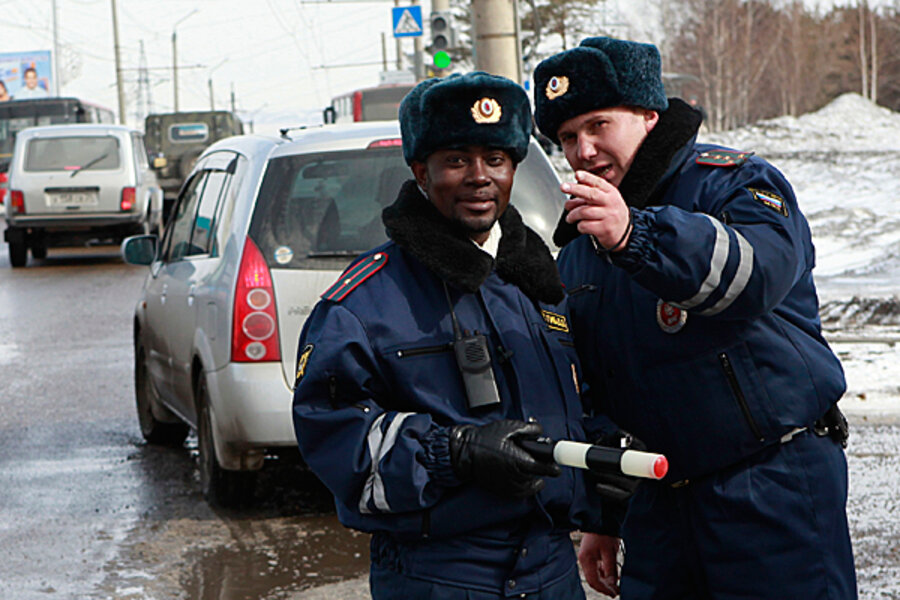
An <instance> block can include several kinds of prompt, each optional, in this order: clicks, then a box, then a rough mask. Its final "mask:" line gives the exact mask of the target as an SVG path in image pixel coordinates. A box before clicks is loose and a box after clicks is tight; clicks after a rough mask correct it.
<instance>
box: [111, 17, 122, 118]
mask: <svg viewBox="0 0 900 600" xmlns="http://www.w3.org/2000/svg"><path fill="white" fill-rule="evenodd" d="M111 1H112V26H113V46H114V50H115V55H116V89H117V90H118V92H119V123H121V124H122V125H124V124H125V87H124V86H123V85H122V59H121V57H120V56H119V17H118V15H117V14H116V0H111Z"/></svg>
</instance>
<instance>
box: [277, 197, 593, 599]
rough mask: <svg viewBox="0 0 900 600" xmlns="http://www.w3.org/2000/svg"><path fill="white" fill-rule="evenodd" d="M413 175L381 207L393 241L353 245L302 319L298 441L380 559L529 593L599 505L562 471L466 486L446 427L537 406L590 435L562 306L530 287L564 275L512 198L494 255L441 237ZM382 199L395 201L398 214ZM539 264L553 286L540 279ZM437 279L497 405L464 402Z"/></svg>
mask: <svg viewBox="0 0 900 600" xmlns="http://www.w3.org/2000/svg"><path fill="white" fill-rule="evenodd" d="M412 183H413V182H410V184H407V185H406V186H405V187H404V189H403V191H402V192H401V197H400V199H399V200H398V203H397V204H395V205H394V207H392V208H389V209H388V210H387V211H386V213H385V215H386V216H385V222H386V223H387V224H388V232H389V235H391V237H392V238H393V239H394V240H398V239H399V240H400V241H401V243H402V244H403V245H402V246H401V245H399V244H398V243H397V242H396V241H391V242H388V243H387V244H385V245H383V246H381V247H379V248H377V249H375V250H373V251H371V252H369V253H368V254H366V255H364V256H363V257H361V258H360V259H359V260H358V261H357V262H356V263H355V264H354V265H353V266H351V267H350V268H349V269H348V270H347V271H346V273H345V275H344V276H342V280H340V281H339V283H338V284H336V285H335V286H334V287H333V288H332V289H331V290H329V291H328V292H326V293H325V294H324V295H323V298H324V299H323V300H321V301H320V302H319V303H318V304H317V306H316V307H315V309H314V310H313V313H312V314H311V315H310V317H309V319H308V320H307V322H306V324H305V326H304V328H303V331H302V334H301V339H300V346H299V348H300V350H299V352H300V359H299V369H298V370H299V372H298V380H297V384H296V388H295V395H294V424H295V430H296V434H297V439H298V442H299V445H300V449H301V452H302V454H303V457H304V459H305V460H306V462H307V463H308V464H309V466H310V467H311V468H312V470H313V471H314V472H315V473H316V474H317V475H318V476H319V477H320V478H321V479H322V481H323V482H324V483H325V484H326V485H327V486H328V487H329V489H330V490H331V491H332V492H333V493H334V495H335V498H336V504H337V512H338V516H339V518H340V520H341V522H342V523H343V524H344V525H346V526H348V527H352V528H354V529H359V530H363V531H368V532H374V533H375V534H376V535H375V537H374V539H373V556H372V560H373V561H374V562H376V563H378V564H381V565H386V566H388V567H389V568H392V569H395V570H398V571H400V572H403V573H406V574H409V575H412V576H414V577H417V578H421V579H427V580H431V581H447V582H451V583H455V584H457V585H462V586H465V587H475V588H479V589H484V590H488V591H492V592H495V593H496V592H498V591H502V588H503V587H504V585H505V584H506V583H507V582H508V580H510V579H514V580H515V581H516V582H517V583H516V586H515V593H516V594H521V593H528V592H530V591H536V590H539V589H541V587H542V586H544V585H546V584H548V583H551V582H553V581H555V580H558V579H559V578H561V577H563V576H564V575H566V574H567V573H569V572H570V570H571V568H573V566H574V562H573V559H572V544H571V541H570V540H569V537H568V532H569V531H570V530H571V529H573V528H581V529H585V530H590V531H593V530H597V529H598V528H599V520H600V518H601V515H600V512H599V508H598V507H599V503H598V502H595V503H594V504H593V506H592V505H590V500H589V499H588V496H587V494H586V490H585V485H584V482H583V480H582V479H583V476H582V473H581V472H577V471H574V470H572V469H563V472H562V474H561V475H560V476H559V477H557V478H548V479H547V482H546V487H545V489H544V490H543V491H541V492H540V493H539V494H538V495H537V496H536V497H535V498H527V499H513V498H508V497H501V496H498V495H494V494H492V493H491V492H488V491H485V490H483V489H481V488H479V487H477V486H475V485H473V484H471V483H461V482H460V481H459V480H458V479H457V478H456V476H455V475H454V473H453V470H452V468H451V464H450V457H449V450H448V438H447V429H448V428H449V427H450V426H452V425H455V424H460V423H473V424H481V423H486V422H489V421H493V420H497V419H503V418H508V419H520V420H527V419H529V418H534V419H536V420H537V421H538V422H539V423H540V424H541V425H542V426H543V429H544V432H545V434H547V435H549V436H551V437H553V438H555V439H563V438H566V439H576V440H580V439H584V433H583V430H582V426H581V419H582V416H583V407H582V404H581V400H580V396H579V380H580V370H579V366H578V362H577V360H576V355H575V349H574V344H573V342H572V338H571V335H570V332H569V331H568V321H567V316H566V313H565V308H564V306H563V305H554V304H550V303H546V302H541V301H536V300H535V298H541V297H544V298H552V299H553V300H555V301H559V300H562V289H561V286H560V283H559V279H558V275H557V274H556V271H555V267H554V265H553V259H552V256H551V255H550V253H549V251H548V250H547V249H546V247H545V246H544V245H543V243H542V242H540V241H539V238H538V237H537V235H536V234H534V233H533V232H530V231H527V230H526V229H525V227H524V226H523V225H522V222H521V218H520V217H519V215H518V213H516V211H515V209H514V208H512V207H509V209H508V210H507V212H506V213H505V214H504V215H503V217H502V218H501V220H500V223H501V225H502V226H503V237H502V239H501V242H500V249H499V252H498V257H497V261H496V264H493V261H491V259H490V256H489V255H487V254H485V253H484V252H482V251H480V250H478V249H477V248H476V247H475V246H474V245H472V243H471V242H470V241H468V240H457V241H459V242H460V243H459V244H456V245H453V244H451V245H450V246H449V247H445V246H444V242H445V241H447V240H446V239H445V238H447V236H444V237H442V236H443V233H442V232H435V231H433V227H434V226H435V225H434V222H433V219H432V218H430V217H432V216H433V215H432V214H431V213H432V212H433V213H434V215H436V214H437V213H436V211H433V209H432V208H430V207H431V205H430V204H429V203H428V202H427V200H426V199H425V198H424V197H422V196H421V195H420V194H419V192H418V191H417V189H416V188H415V185H413V184H412ZM398 206H400V208H402V209H403V210H400V209H398V208H397V207H398ZM391 210H395V213H394V215H395V216H397V212H398V211H399V217H398V218H397V219H395V220H393V221H392V220H391V219H389V218H388V216H389V215H390V214H391V212H390V211H391ZM404 211H405V212H404ZM417 211H418V212H422V211H426V213H427V217H429V218H424V217H422V216H421V215H419V214H418V212H417ZM408 213H411V214H408ZM451 237H452V236H451ZM451 242H452V240H451ZM453 243H455V242H453ZM535 243H537V244H540V246H541V248H542V249H541V250H540V251H538V250H535V249H534V244H535ZM473 253H474V254H473ZM536 253H537V254H540V258H541V260H533V256H532V255H534V254H536ZM448 257H452V258H451V260H450V261H449V262H448ZM523 257H525V258H524V262H523ZM453 261H456V262H455V263H454V262H453ZM485 261H486V262H485ZM529 261H532V263H533V264H531V263H530V262H529ZM544 273H547V274H550V275H548V277H549V278H550V283H549V284H545V283H544V282H540V283H537V282H538V281H540V280H541V279H543V278H544ZM501 275H502V276H501ZM442 279H443V280H445V281H448V290H449V294H450V300H451V301H452V303H453V306H454V310H455V312H456V316H457V319H458V321H459V325H460V327H461V328H462V329H464V330H465V331H466V332H469V333H472V332H480V333H484V334H486V335H487V336H488V340H489V348H490V354H491V357H492V361H493V372H494V377H495V379H496V382H497V388H498V390H499V395H500V399H501V403H500V404H499V405H497V406H495V407H494V408H486V409H485V408H481V409H469V408H468V407H467V402H466V396H465V391H464V386H463V381H462V378H461V375H460V373H459V370H458V367H457V364H456V359H455V357H454V353H453V351H452V348H451V343H452V341H453V339H454V328H453V324H452V321H451V316H450V311H449V306H448V300H447V296H446V293H445V289H444V284H443V283H442ZM510 280H512V281H515V283H516V285H514V284H513V283H511V282H510ZM553 281H555V288H554V287H553ZM541 285H543V286H544V288H545V289H537V288H539V287H540V286H541ZM529 286H530V287H529ZM535 286H537V287H535ZM523 288H525V290H526V292H528V293H529V294H530V295H531V297H529V295H526V293H523ZM548 289H549V292H548ZM523 549H525V552H522V550H523Z"/></svg>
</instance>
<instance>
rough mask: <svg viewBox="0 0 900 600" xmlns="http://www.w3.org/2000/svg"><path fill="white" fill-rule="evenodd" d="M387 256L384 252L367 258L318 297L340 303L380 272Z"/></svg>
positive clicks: (347, 271)
mask: <svg viewBox="0 0 900 600" xmlns="http://www.w3.org/2000/svg"><path fill="white" fill-rule="evenodd" d="M387 261H388V255H387V254H386V253H384V252H376V253H375V254H373V255H371V256H367V257H366V258H364V259H362V260H361V261H359V262H358V263H356V264H355V265H353V266H351V267H350V268H349V269H347V270H346V271H344V272H343V273H342V274H341V276H340V278H339V279H338V280H337V281H335V282H334V284H332V286H331V287H330V288H328V289H327V290H325V292H324V293H322V295H321V296H320V297H321V298H323V299H325V300H331V301H332V302H340V301H341V300H343V299H344V298H346V297H347V295H348V294H349V293H350V292H352V291H353V290H355V289H356V288H357V287H358V286H359V284H361V283H362V282H363V281H365V280H366V279H368V278H369V277H371V276H372V275H374V274H375V273H377V272H378V271H380V270H381V268H382V267H384V265H386V264H387Z"/></svg>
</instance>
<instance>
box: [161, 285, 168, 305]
mask: <svg viewBox="0 0 900 600" xmlns="http://www.w3.org/2000/svg"><path fill="white" fill-rule="evenodd" d="M168 291H169V284H168V283H164V284H163V287H162V293H161V294H160V295H159V302H160V304H165V303H166V293H167V292H168Z"/></svg>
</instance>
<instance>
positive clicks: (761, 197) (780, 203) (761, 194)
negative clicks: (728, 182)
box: [747, 188, 788, 217]
mask: <svg viewBox="0 0 900 600" xmlns="http://www.w3.org/2000/svg"><path fill="white" fill-rule="evenodd" d="M747 190H749V191H750V193H751V194H753V199H754V200H756V201H757V202H762V203H763V205H765V206H767V207H769V208H771V209H772V210H774V211H775V212H777V213H779V214H782V215H784V216H785V217H786V216H788V208H787V202H785V201H784V198H782V197H781V196H779V195H778V194H776V193H775V192H770V191H768V190H758V189H756V188H747Z"/></svg>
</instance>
